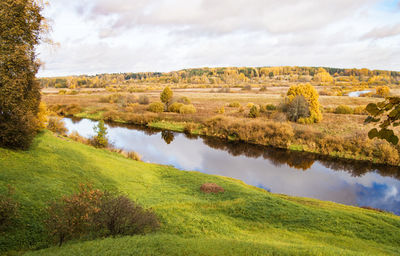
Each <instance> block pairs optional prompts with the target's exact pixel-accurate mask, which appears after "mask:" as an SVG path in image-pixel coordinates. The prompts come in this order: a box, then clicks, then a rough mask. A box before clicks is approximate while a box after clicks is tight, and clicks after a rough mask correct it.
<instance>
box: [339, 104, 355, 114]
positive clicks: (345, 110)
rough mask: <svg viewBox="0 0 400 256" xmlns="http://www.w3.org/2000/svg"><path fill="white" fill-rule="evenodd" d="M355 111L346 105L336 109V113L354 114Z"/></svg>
mask: <svg viewBox="0 0 400 256" xmlns="http://www.w3.org/2000/svg"><path fill="white" fill-rule="evenodd" d="M353 113H354V111H353V109H352V108H351V107H349V106H346V105H340V106H337V107H336V109H335V114H353Z"/></svg>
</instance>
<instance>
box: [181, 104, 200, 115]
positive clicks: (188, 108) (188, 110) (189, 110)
mask: <svg viewBox="0 0 400 256" xmlns="http://www.w3.org/2000/svg"><path fill="white" fill-rule="evenodd" d="M196 111H197V110H196V108H195V106H193V105H184V106H182V107H181V108H180V110H179V113H181V114H194V113H196Z"/></svg>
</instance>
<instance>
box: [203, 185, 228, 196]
mask: <svg viewBox="0 0 400 256" xmlns="http://www.w3.org/2000/svg"><path fill="white" fill-rule="evenodd" d="M200 190H201V191H202V192H204V193H206V194H209V193H214V194H218V193H223V192H224V191H225V190H224V188H223V187H221V186H218V185H217V184H215V183H204V184H203V185H201V187H200Z"/></svg>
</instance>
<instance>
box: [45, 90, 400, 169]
mask: <svg viewBox="0 0 400 256" xmlns="http://www.w3.org/2000/svg"><path fill="white" fill-rule="evenodd" d="M292 84H295V83H292ZM165 86H169V85H168V84H157V85H153V87H154V88H155V89H153V90H148V91H144V92H128V91H125V90H122V91H119V92H118V91H110V90H109V89H99V88H97V89H92V90H91V89H88V88H86V89H82V90H81V91H76V90H75V91H76V93H68V90H65V89H54V88H50V89H43V91H42V92H43V100H44V102H46V104H47V105H48V106H49V108H50V109H51V110H53V111H55V112H56V113H58V114H60V115H63V116H74V117H80V118H90V119H96V120H99V119H104V120H106V121H111V122H120V123H128V124H140V125H147V126H150V127H155V128H162V129H169V130H174V131H179V132H187V133H192V134H202V135H208V136H216V137H221V138H224V139H230V140H241V141H246V142H250V143H254V144H261V145H268V146H274V147H280V148H286V149H292V150H298V151H307V152H313V153H318V154H323V155H330V156H334V157H341V158H350V159H356V160H366V161H371V162H374V163H383V164H390V165H399V164H400V158H399V157H398V155H399V154H398V148H397V147H395V146H392V145H390V144H389V143H387V142H385V141H379V140H369V139H368V136H367V133H368V131H369V130H370V129H371V128H373V126H372V125H371V124H369V125H365V124H364V120H365V118H366V117H367V113H366V111H365V106H366V105H367V104H368V103H371V102H372V103H376V102H379V101H382V98H379V97H348V96H336V95H325V94H326V93H328V92H331V93H334V92H336V90H337V86H336V87H335V86H315V88H316V90H317V92H318V93H319V94H320V95H319V102H320V104H321V110H322V113H323V118H322V121H321V122H319V123H315V124H299V123H294V122H288V121H287V117H286V114H285V113H282V111H281V110H280V106H281V105H282V104H283V103H284V102H285V98H286V93H287V91H288V89H289V85H287V86H268V87H260V86H258V87H251V88H250V89H249V88H246V90H243V88H241V87H240V88H234V87H232V88H231V89H229V91H226V90H222V89H221V88H218V87H216V88H184V87H185V86H187V85H184V84H182V85H175V87H176V88H175V89H173V96H174V101H176V102H180V101H182V100H184V101H188V102H189V103H190V104H191V105H193V106H194V108H195V109H196V111H195V112H194V113H179V111H178V113H176V112H173V111H169V112H160V113H153V112H151V111H149V104H151V103H152V102H159V101H160V93H161V91H162V90H161V89H159V88H165ZM355 88H357V87H355ZM355 88H353V90H356V89H355ZM350 89H351V87H350ZM347 90H349V89H347ZM369 90H371V91H374V90H375V88H373V87H372V88H370V89H369ZM60 91H61V93H60ZM64 91H67V93H64ZM70 91H72V90H70ZM398 93H400V90H399V89H397V88H396V87H395V86H393V88H391V94H392V95H397V94H398ZM328 94H329V93H328ZM143 99H145V102H143ZM179 104H182V103H179ZM252 106H257V107H258V108H259V109H260V115H259V117H257V118H249V112H250V109H251V107H252ZM249 124H251V125H249ZM265 127H270V128H265ZM271 136H274V137H275V138H276V140H275V141H271V140H268V138H270V137H271Z"/></svg>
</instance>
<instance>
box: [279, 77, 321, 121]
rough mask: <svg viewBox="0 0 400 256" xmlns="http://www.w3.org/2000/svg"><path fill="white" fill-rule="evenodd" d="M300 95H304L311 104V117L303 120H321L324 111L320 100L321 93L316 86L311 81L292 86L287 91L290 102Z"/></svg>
mask: <svg viewBox="0 0 400 256" xmlns="http://www.w3.org/2000/svg"><path fill="white" fill-rule="evenodd" d="M298 95H302V96H304V98H305V99H306V100H307V102H308V104H309V109H310V117H308V118H306V119H304V120H301V122H302V123H318V122H319V121H321V120H322V113H321V110H320V104H319V101H318V98H319V95H318V92H317V90H315V88H314V87H313V86H312V85H311V84H309V83H307V84H299V85H293V86H291V87H290V88H289V90H288V92H287V96H288V98H289V102H292V100H293V99H294V98H295V97H296V96H298Z"/></svg>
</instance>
